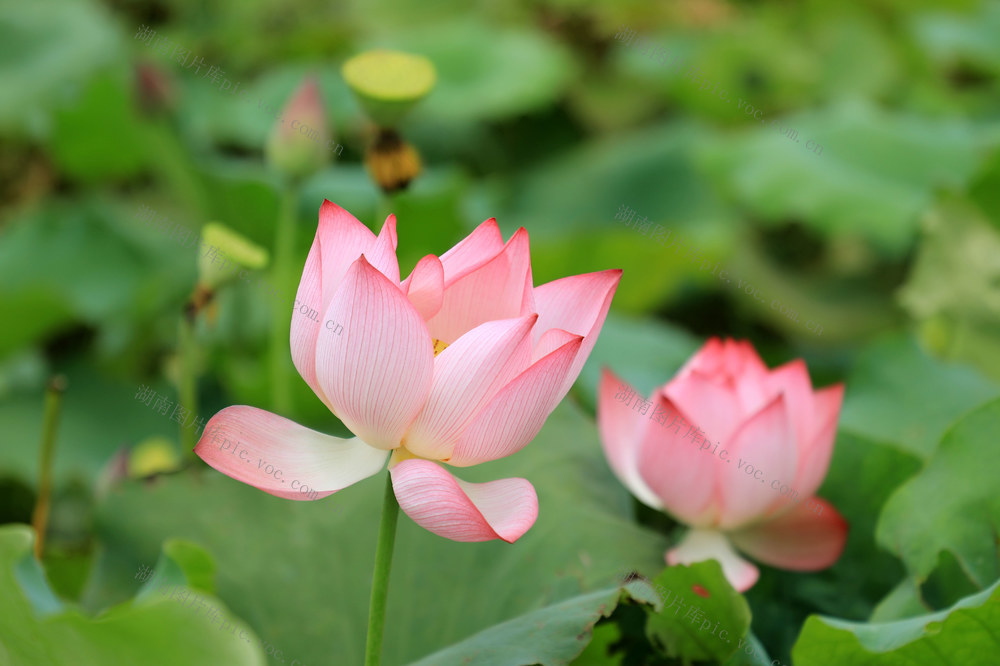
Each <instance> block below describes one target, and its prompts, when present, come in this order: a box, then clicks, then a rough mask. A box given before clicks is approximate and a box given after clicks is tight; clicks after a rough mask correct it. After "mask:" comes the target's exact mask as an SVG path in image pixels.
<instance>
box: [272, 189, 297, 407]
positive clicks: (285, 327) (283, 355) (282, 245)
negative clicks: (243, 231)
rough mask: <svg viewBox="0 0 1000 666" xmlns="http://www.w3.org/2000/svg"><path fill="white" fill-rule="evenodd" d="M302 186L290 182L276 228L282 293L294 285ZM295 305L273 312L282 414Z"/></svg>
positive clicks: (275, 393) (287, 399)
mask: <svg viewBox="0 0 1000 666" xmlns="http://www.w3.org/2000/svg"><path fill="white" fill-rule="evenodd" d="M297 200H298V187H297V186H296V185H292V184H289V185H286V186H285V188H284V193H283V195H282V198H281V210H280V212H279V214H278V222H277V224H276V226H275V231H274V266H273V269H274V273H273V275H274V278H273V279H274V287H275V289H277V290H278V293H280V294H286V293H288V291H289V290H290V289H291V288H292V285H291V278H290V273H291V268H292V252H293V250H294V247H295V204H296V202H297ZM291 311H292V308H290V307H289V308H283V307H275V308H274V309H273V310H272V313H271V404H272V405H273V407H274V411H276V412H277V413H278V414H288V412H289V410H290V408H291V382H290V379H291V375H290V374H289V372H288V361H289V359H290V358H291V355H292V353H291V349H290V348H289V338H290V336H289V327H290V325H291V317H292V312H291Z"/></svg>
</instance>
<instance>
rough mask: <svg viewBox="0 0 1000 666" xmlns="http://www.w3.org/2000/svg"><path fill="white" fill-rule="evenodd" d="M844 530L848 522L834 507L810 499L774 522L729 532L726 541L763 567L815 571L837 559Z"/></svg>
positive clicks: (844, 535)
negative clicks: (767, 565) (760, 563)
mask: <svg viewBox="0 0 1000 666" xmlns="http://www.w3.org/2000/svg"><path fill="white" fill-rule="evenodd" d="M817 507H821V508H817ZM817 513H818V514H819V515H817ZM847 529H848V526H847V521H845V520H844V518H843V516H841V515H840V514H839V513H837V510H836V509H834V508H833V505H831V504H830V503H829V502H827V501H826V500H822V499H820V498H818V497H813V498H811V499H810V500H809V502H808V503H806V502H799V503H798V504H796V505H795V508H793V509H792V510H791V511H789V512H788V513H784V514H782V515H781V516H779V517H777V518H775V519H773V520H770V521H768V522H765V523H761V524H757V525H754V526H752V527H747V528H745V529H742V530H738V531H734V532H730V534H729V538H730V539H732V542H733V543H734V544H735V545H736V547H737V548H739V549H740V550H742V551H743V552H745V553H747V554H748V555H751V556H753V557H754V558H756V559H757V560H760V561H761V562H764V563H765V564H770V565H772V566H775V567H781V568H782V569H792V570H794V571H816V570H818V569H824V568H826V567H828V566H830V565H831V564H833V563H834V562H836V561H837V558H839V557H840V554H841V553H842V552H843V551H844V545H845V544H846V543H847Z"/></svg>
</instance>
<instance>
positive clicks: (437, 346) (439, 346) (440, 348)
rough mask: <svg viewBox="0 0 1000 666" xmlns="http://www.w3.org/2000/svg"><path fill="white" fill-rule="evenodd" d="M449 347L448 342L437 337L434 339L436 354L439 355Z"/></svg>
mask: <svg viewBox="0 0 1000 666" xmlns="http://www.w3.org/2000/svg"><path fill="white" fill-rule="evenodd" d="M447 348H448V343H447V342H441V341H440V340H438V339H436V338H435V339H434V356H437V355H438V354H440V353H441V352H443V351H444V350H445V349H447Z"/></svg>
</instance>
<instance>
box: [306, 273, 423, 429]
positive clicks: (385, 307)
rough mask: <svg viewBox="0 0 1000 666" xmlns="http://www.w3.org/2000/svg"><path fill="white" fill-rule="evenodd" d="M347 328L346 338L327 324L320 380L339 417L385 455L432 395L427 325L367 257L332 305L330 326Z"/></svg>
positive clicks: (318, 366) (318, 371) (318, 350)
mask: <svg viewBox="0 0 1000 666" xmlns="http://www.w3.org/2000/svg"><path fill="white" fill-rule="evenodd" d="M329 319H332V320H334V321H337V322H344V324H343V326H344V330H343V332H342V334H341V335H335V334H333V333H332V332H331V331H330V330H328V329H327V328H326V326H325V325H324V327H323V331H322V334H321V335H320V336H319V340H318V343H317V347H316V374H317V376H318V378H319V384H320V386H321V387H322V388H323V392H324V393H325V394H326V395H327V397H328V398H329V399H330V403H331V404H332V405H333V407H334V408H335V410H336V413H337V416H338V417H339V418H340V420H342V421H343V422H344V425H346V426H347V427H348V428H350V429H351V431H352V432H353V433H355V434H356V435H357V436H358V437H360V438H361V439H363V440H364V441H365V442H366V443H368V444H370V445H371V446H374V447H376V448H380V449H391V448H395V447H397V446H399V444H400V440H401V439H402V437H403V434H404V433H405V432H406V430H407V428H409V426H410V423H411V422H412V421H413V418H414V417H415V416H416V415H417V412H418V411H420V408H421V406H422V405H423V404H424V401H425V400H426V398H427V394H428V392H429V391H430V386H431V378H432V376H433V372H434V350H433V347H432V345H431V338H430V335H428V333H427V327H426V326H425V325H424V320H423V319H422V318H421V317H420V315H419V314H418V313H417V311H416V310H415V309H414V307H413V306H412V305H411V304H410V302H409V301H408V300H407V299H406V296H404V295H403V293H402V292H401V291H400V290H399V287H397V286H396V285H395V284H393V283H392V282H390V281H389V279H388V278H387V277H386V276H385V275H383V274H382V273H380V272H379V271H377V270H376V269H375V268H374V267H373V266H372V265H371V264H369V263H368V261H367V260H366V259H365V257H361V258H360V259H358V260H357V261H356V262H355V263H354V265H353V266H352V267H351V270H350V271H348V273H347V275H346V276H345V277H344V280H343V282H342V283H341V285H340V288H339V289H338V290H337V292H336V293H335V294H334V296H333V299H332V300H331V301H330V305H329V308H328V309H327V311H326V313H325V315H324V321H326V320H329Z"/></svg>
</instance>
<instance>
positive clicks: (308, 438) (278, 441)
mask: <svg viewBox="0 0 1000 666" xmlns="http://www.w3.org/2000/svg"><path fill="white" fill-rule="evenodd" d="M194 452H195V453H196V454H198V457H200V458H201V459H202V460H204V461H205V462H206V463H208V464H209V465H211V466H212V467H214V468H215V469H217V470H219V471H220V472H222V473H223V474H225V475H226V476H230V477H232V478H234V479H236V480H237V481H242V482H243V483H246V484H249V485H251V486H254V487H255V488H259V489H260V490H263V491H264V492H265V493H269V494H271V495H275V496H277V497H283V498H285V499H293V500H313V499H319V498H321V497H326V496H327V495H332V494H333V493H335V492H337V491H338V490H341V489H343V488H346V487H347V486H349V485H351V484H353V483H356V482H358V481H360V480H362V479H365V478H368V477H369V476H371V475H373V474H375V473H376V472H378V471H379V470H380V469H382V466H383V465H384V464H385V460H386V457H387V456H388V454H387V452H385V451H380V450H379V449H375V448H372V447H370V446H368V445H367V444H365V443H364V442H362V441H361V440H359V439H357V438H351V439H341V438H339V437H331V436H329V435H324V434H323V433H320V432H316V431H315V430H310V429H309V428H306V427H304V426H300V425H299V424H298V423H295V422H294V421H289V420H288V419H286V418H283V417H281V416H278V415H277V414H272V413H270V412H266V411H264V410H262V409H257V408H256V407H247V406H244V405H236V406H233V407H226V408H225V409H223V410H222V411H221V412H219V413H218V414H216V415H215V416H213V417H212V418H211V419H209V421H208V423H207V424H205V431H204V433H203V434H202V436H201V439H200V440H199V441H198V444H197V445H196V446H195V448H194Z"/></svg>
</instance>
